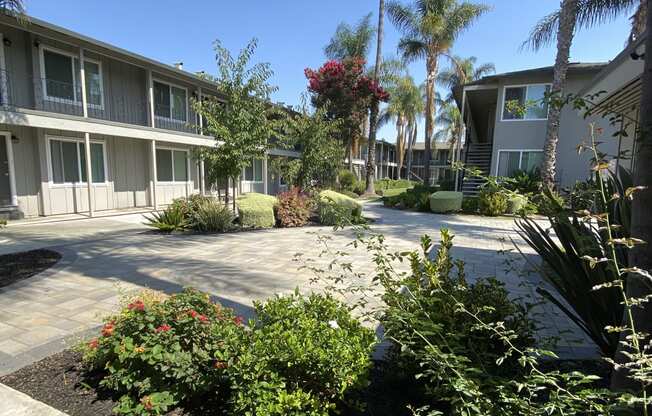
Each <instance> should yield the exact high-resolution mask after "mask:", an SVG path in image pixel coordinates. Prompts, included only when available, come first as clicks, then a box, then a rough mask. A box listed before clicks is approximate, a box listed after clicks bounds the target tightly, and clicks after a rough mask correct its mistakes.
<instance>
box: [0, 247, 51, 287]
mask: <svg viewBox="0 0 652 416" xmlns="http://www.w3.org/2000/svg"><path fill="white" fill-rule="evenodd" d="M60 259H61V254H59V253H57V252H56V251H52V250H31V251H21V252H20V253H11V254H4V255H1V256H0V287H3V286H8V285H10V284H12V283H15V282H18V281H21V280H23V279H27V278H30V277H32V276H34V275H35V274H38V273H41V272H42V271H44V270H46V269H49V268H50V267H52V266H54V265H55V264H56V263H57V262H58V261H59V260H60Z"/></svg>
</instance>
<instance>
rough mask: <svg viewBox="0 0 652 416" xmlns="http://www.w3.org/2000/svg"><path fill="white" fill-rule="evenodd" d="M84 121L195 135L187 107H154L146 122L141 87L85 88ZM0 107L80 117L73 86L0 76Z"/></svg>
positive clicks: (79, 100)
mask: <svg viewBox="0 0 652 416" xmlns="http://www.w3.org/2000/svg"><path fill="white" fill-rule="evenodd" d="M87 102H88V106H87V108H88V118H89V119H96V120H104V121H111V122H117V123H123V124H130V125H135V126H143V127H155V128H158V129H164V130H172V131H178V132H184V133H192V134H199V129H198V128H197V127H196V124H197V123H196V122H195V118H196V115H195V114H194V113H192V112H191V111H190V109H189V105H190V103H185V105H183V104H179V103H176V104H177V108H173V107H174V106H167V105H165V104H157V105H156V107H155V117H154V125H153V126H152V125H151V124H152V123H151V122H150V116H149V111H148V106H149V103H148V101H147V91H146V89H145V86H144V85H143V86H140V87H139V86H134V85H115V83H114V82H112V83H111V88H109V89H108V90H105V89H104V86H101V87H99V88H87ZM0 104H1V105H2V106H3V107H4V108H7V109H12V110H15V109H27V110H37V111H42V112H46V113H55V114H63V115H69V116H78V117H83V115H84V112H83V106H82V89H81V85H80V84H79V83H78V82H76V83H65V82H60V81H55V80H51V79H46V78H36V77H29V76H26V75H20V74H15V73H10V72H6V71H5V72H0Z"/></svg>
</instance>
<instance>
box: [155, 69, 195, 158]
mask: <svg viewBox="0 0 652 416" xmlns="http://www.w3.org/2000/svg"><path fill="white" fill-rule="evenodd" d="M155 82H158V83H159V84H164V85H167V86H168V87H170V117H163V116H159V115H156V103H154V118H155V119H156V120H164V121H169V122H172V123H179V124H186V123H188V120H189V119H190V109H189V107H188V104H189V102H188V88H186V87H184V86H182V85H178V84H173V83H172V82H168V81H164V80H162V79H160V78H152V92H153V91H154V83H155ZM172 87H174V88H179V89H180V90H184V91H185V93H186V119H185V120H177V119H176V118H172V103H174V100H172ZM159 149H162V147H160V148H159Z"/></svg>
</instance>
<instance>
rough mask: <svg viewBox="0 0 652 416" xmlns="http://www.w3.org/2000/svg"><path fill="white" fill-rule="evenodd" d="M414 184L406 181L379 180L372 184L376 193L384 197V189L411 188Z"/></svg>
mask: <svg viewBox="0 0 652 416" xmlns="http://www.w3.org/2000/svg"><path fill="white" fill-rule="evenodd" d="M415 184H416V182H413V181H409V180H407V179H379V180H377V181H375V182H374V185H375V188H376V192H379V194H380V195H385V193H384V192H382V191H384V190H386V189H397V188H403V189H405V188H412V187H413V186H414V185H415ZM380 192H382V193H380Z"/></svg>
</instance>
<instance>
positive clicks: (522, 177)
mask: <svg viewBox="0 0 652 416" xmlns="http://www.w3.org/2000/svg"><path fill="white" fill-rule="evenodd" d="M541 183H542V181H541V171H540V170H539V169H535V170H534V171H532V172H528V171H525V170H518V171H516V172H514V173H513V174H512V176H511V177H510V178H509V180H508V181H507V182H506V183H505V187H506V188H507V189H509V190H511V191H515V192H518V193H519V194H521V195H529V194H536V193H539V192H540V190H541Z"/></svg>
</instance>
